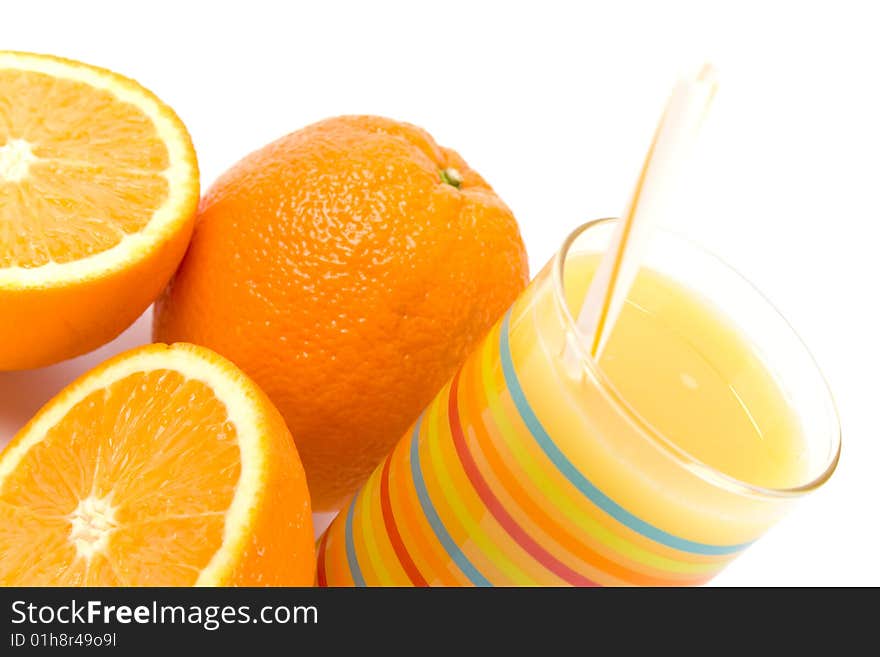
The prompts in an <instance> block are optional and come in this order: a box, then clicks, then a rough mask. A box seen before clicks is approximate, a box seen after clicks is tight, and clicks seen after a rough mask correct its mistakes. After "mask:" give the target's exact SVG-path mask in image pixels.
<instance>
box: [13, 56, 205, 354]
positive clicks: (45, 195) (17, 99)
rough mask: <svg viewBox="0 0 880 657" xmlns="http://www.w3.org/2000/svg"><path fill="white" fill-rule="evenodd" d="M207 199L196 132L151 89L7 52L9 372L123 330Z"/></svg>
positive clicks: (155, 289) (165, 272)
mask: <svg viewBox="0 0 880 657" xmlns="http://www.w3.org/2000/svg"><path fill="white" fill-rule="evenodd" d="M198 195H199V182H198V167H197V164H196V157H195V152H194V151H193V147H192V143H191V141H190V138H189V134H188V133H187V131H186V128H185V127H184V126H183V124H182V123H181V121H180V119H179V118H178V117H177V115H176V114H175V113H174V112H173V111H172V110H171V109H170V108H169V107H168V106H167V105H165V104H164V103H162V102H161V101H160V100H159V99H158V98H157V97H156V96H155V95H153V94H152V93H151V92H149V91H148V90H146V89H144V88H143V87H142V86H140V85H139V84H137V83H136V82H134V81H132V80H129V79H128V78H125V77H123V76H121V75H118V74H116V73H113V72H111V71H107V70H105V69H101V68H97V67H94V66H89V65H86V64H81V63H79V62H74V61H70V60H65V59H60V58H57V57H51V56H47V55H33V54H27V53H17V52H3V51H0V369H20V368H24V367H35V366H39V365H45V364H48V363H51V362H56V361H58V360H61V359H64V358H69V357H71V356H76V355H78V354H81V353H84V352H85V351H89V350H91V349H93V348H95V347H97V346H99V345H100V344H103V343H104V342H106V341H108V340H110V339H111V338H113V337H115V336H116V335H117V334H118V333H120V332H121V331H122V330H123V329H124V328H125V327H126V326H127V325H128V324H130V323H131V322H132V321H133V320H134V319H135V318H137V316H138V315H139V314H140V313H142V312H143V311H144V310H145V309H146V307H147V306H148V305H149V304H150V303H151V302H152V301H153V299H155V297H156V296H158V294H159V292H160V291H161V290H162V288H163V287H164V285H165V284H166V283H167V281H168V279H169V278H170V277H171V274H172V273H173V272H174V269H175V268H176V266H177V264H178V263H179V261H180V259H181V258H182V256H183V252H184V250H185V249H186V246H187V244H188V242H189V238H190V235H191V233H192V227H193V221H194V213H195V209H196V205H197V203H198Z"/></svg>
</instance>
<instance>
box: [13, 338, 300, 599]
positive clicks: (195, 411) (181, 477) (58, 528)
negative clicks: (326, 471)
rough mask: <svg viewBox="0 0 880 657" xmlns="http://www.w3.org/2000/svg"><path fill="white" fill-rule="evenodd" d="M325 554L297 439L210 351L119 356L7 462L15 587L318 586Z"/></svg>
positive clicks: (83, 383)
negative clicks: (317, 553) (317, 550)
mask: <svg viewBox="0 0 880 657" xmlns="http://www.w3.org/2000/svg"><path fill="white" fill-rule="evenodd" d="M224 398H225V401H224ZM313 559H314V555H313V549H312V526H311V518H310V507H309V500H308V492H307V490H306V486H305V477H304V474H303V472H302V467H301V466H300V464H299V459H298V457H297V455H296V449H295V447H294V446H293V442H292V439H291V437H290V434H289V432H288V431H287V430H286V428H285V427H284V424H283V421H282V420H281V418H280V416H279V415H278V413H277V411H276V410H275V409H274V407H272V405H271V403H269V402H268V400H267V399H266V398H265V396H264V395H263V394H262V393H261V392H260V391H259V389H257V388H256V386H254V385H253V383H251V382H250V381H249V380H247V379H246V377H244V376H243V375H242V374H241V373H240V372H239V371H238V370H236V369H235V368H234V367H233V366H232V365H231V364H230V363H228V362H227V361H225V360H223V359H222V358H220V357H218V356H217V355H216V354H213V353H212V352H210V351H208V350H206V349H201V348H197V347H193V346H192V345H174V346H172V347H167V346H165V345H153V346H150V347H145V348H141V349H138V350H134V351H132V352H129V353H128V354H124V355H123V356H120V357H117V358H116V359H113V360H111V361H109V362H108V363H106V364H104V365H102V366H101V367H100V368H98V369H97V370H95V371H93V372H92V373H89V374H87V375H86V376H85V377H83V378H82V379H80V381H78V382H76V383H74V384H72V385H71V386H70V387H69V388H68V389H66V390H65V391H64V392H62V393H61V394H60V395H59V396H58V397H57V398H56V399H55V400H53V401H52V402H50V403H49V404H48V405H47V406H46V407H45V408H44V409H43V411H41V412H40V413H39V414H38V415H37V416H36V417H35V418H34V420H32V421H31V423H30V424H29V425H28V426H27V427H25V429H23V430H22V432H21V433H20V434H19V435H18V436H17V437H16V439H15V440H14V441H13V443H11V444H10V446H9V447H8V448H7V449H6V450H5V451H4V452H3V454H2V455H0V584H2V585H11V584H24V585H72V586H78V585H93V586H94V585H96V586H105V585H124V586H133V585H162V586H190V585H193V584H250V585H259V584H299V585H305V584H309V583H311V578H312V566H313Z"/></svg>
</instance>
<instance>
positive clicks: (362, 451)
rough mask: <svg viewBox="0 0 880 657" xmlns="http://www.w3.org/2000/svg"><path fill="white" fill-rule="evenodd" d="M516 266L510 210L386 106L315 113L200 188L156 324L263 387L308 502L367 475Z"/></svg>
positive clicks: (514, 290) (491, 308) (322, 502)
mask: <svg viewBox="0 0 880 657" xmlns="http://www.w3.org/2000/svg"><path fill="white" fill-rule="evenodd" d="M527 281H528V263H527V259H526V252H525V248H524V246H523V243H522V239H521V237H520V234H519V229H518V227H517V223H516V220H515V219H514V216H513V214H512V213H511V211H510V210H509V209H508V208H507V206H506V205H505V204H504V203H503V202H502V201H501V199H499V198H498V196H497V195H496V194H495V193H494V192H493V191H492V188H491V187H489V185H488V184H487V183H486V181H484V180H483V178H482V177H480V175H479V174H477V173H476V172H475V171H473V170H472V169H470V168H469V167H468V165H467V164H466V163H465V162H464V160H462V158H461V157H460V156H459V155H458V154H457V153H456V152H455V151H452V150H450V149H447V148H443V147H441V146H438V145H437V144H436V143H435V142H434V140H433V139H432V138H431V136H430V135H428V134H427V133H426V132H425V131H424V130H422V129H420V128H418V127H416V126H413V125H410V124H407V123H400V122H397V121H393V120H391V119H386V118H381V117H373V116H343V117H338V118H333V119H328V120H325V121H321V122H319V123H316V124H314V125H311V126H308V127H306V128H304V129H302V130H300V131H298V132H295V133H292V134H290V135H287V136H286V137H283V138H281V139H279V140H278V141H276V142H273V143H271V144H269V145H268V146H266V147H264V148H262V149H260V150H258V151H256V152H254V153H251V154H250V155H248V156H247V157H245V158H244V159H243V160H241V161H240V162H239V163H238V164H236V165H235V166H233V167H232V168H231V169H230V170H229V171H227V172H226V173H225V174H224V175H222V176H221V177H220V178H219V179H218V180H217V182H216V183H215V184H214V185H213V187H212V188H211V189H210V190H209V191H208V193H207V194H206V196H205V197H204V198H203V199H202V202H201V206H200V208H199V213H198V217H197V223H196V228H195V234H194V237H193V241H192V243H191V245H190V247H189V251H188V252H187V254H186V256H185V258H184V261H183V263H182V265H181V267H180V269H179V271H178V272H177V274H176V275H175V277H174V278H173V279H172V281H171V283H170V284H169V286H168V288H167V290H166V291H165V293H164V295H163V296H162V297H161V298H160V300H159V302H158V303H157V306H156V314H155V320H154V337H155V339H156V340H159V341H162V342H178V341H188V342H195V343H199V344H202V345H204V346H207V347H210V348H211V349H214V350H216V351H217V352H219V353H221V354H223V355H224V356H226V357H227V358H229V359H230V360H232V361H233V362H234V363H236V364H237V365H238V366H239V367H241V368H242V369H243V370H244V371H245V372H246V373H247V374H249V375H250V376H251V377H252V378H253V379H254V380H255V381H256V382H257V383H258V384H260V386H261V387H262V388H263V390H265V391H266V393H267V394H268V395H269V397H270V398H271V399H272V401H274V402H275V404H276V405H277V407H278V409H279V410H280V411H281V413H282V415H283V416H284V418H285V420H286V421H287V424H288V426H289V428H290V429H291V432H292V433H293V436H294V440H295V441H296V445H297V448H298V450H299V453H300V456H301V458H302V461H303V465H304V466H305V470H306V476H307V479H308V482H309V488H310V491H311V496H312V504H313V507H314V508H315V509H316V510H333V509H336V508H338V507H339V506H340V505H341V504H342V503H343V502H344V501H345V499H346V498H347V497H348V496H349V495H350V494H352V493H353V492H354V490H356V488H357V487H358V486H359V485H360V484H361V483H363V481H364V480H365V479H366V477H367V476H368V475H369V473H370V471H371V470H372V469H373V468H374V467H375V466H376V464H377V463H378V462H379V461H380V460H381V459H382V457H383V456H385V454H386V453H387V452H388V451H389V450H390V448H391V447H392V446H393V445H394V444H395V442H396V441H397V440H398V439H399V438H400V436H401V435H403V433H404V431H405V430H406V429H407V428H408V426H409V425H410V424H411V423H412V422H413V421H414V420H415V419H416V417H417V416H418V413H419V412H420V411H421V410H422V408H423V407H424V406H425V405H426V404H427V403H428V402H429V401H430V400H431V399H432V397H433V396H434V394H435V393H436V392H437V391H438V390H439V389H440V387H441V386H442V385H443V384H444V383H445V382H446V380H447V379H448V378H449V377H450V376H451V375H452V374H453V373H454V370H455V368H456V366H457V365H458V364H459V363H461V361H462V360H463V359H464V357H465V356H466V355H467V354H468V352H469V351H470V350H471V349H472V348H473V347H474V346H475V345H476V343H477V342H478V340H480V338H482V337H483V335H484V334H485V333H486V332H487V331H488V329H489V328H490V327H491V325H492V323H493V322H494V321H495V320H496V319H498V317H499V316H500V315H501V314H502V313H503V312H504V310H505V309H506V308H507V307H508V306H509V305H510V304H511V303H512V302H513V300H514V299H515V298H516V296H517V295H518V294H519V293H520V292H521V291H522V289H523V288H524V286H525V285H526V283H527Z"/></svg>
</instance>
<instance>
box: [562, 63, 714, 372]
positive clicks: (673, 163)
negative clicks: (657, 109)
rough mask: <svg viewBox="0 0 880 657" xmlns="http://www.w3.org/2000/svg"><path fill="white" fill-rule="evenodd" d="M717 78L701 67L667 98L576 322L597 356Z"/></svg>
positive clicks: (670, 194)
mask: <svg viewBox="0 0 880 657" xmlns="http://www.w3.org/2000/svg"><path fill="white" fill-rule="evenodd" d="M716 88H717V82H716V79H715V70H714V69H713V68H712V67H711V66H710V65H708V64H707V65H705V66H704V67H703V68H702V70H701V71H700V72H699V73H698V74H696V75H693V76H689V77H684V78H682V79H681V80H679V81H678V83H677V84H676V85H675V87H674V88H673V90H672V94H671V95H670V96H669V100H668V101H667V103H666V108H665V109H664V111H663V115H662V116H661V117H660V122H659V123H658V124H657V130H656V132H655V133H654V139H653V141H652V142H651V146H650V148H649V149H648V154H647V155H646V157H645V162H644V164H643V165H642V170H641V172H640V174H639V177H638V180H637V181H636V185H635V189H634V190H633V193H632V197H631V198H630V200H629V204H628V205H627V208H626V211H625V212H624V214H623V216H622V217H621V219H620V220H619V221H618V222H617V227H616V229H615V231H614V235H613V236H612V238H611V243H610V245H609V246H608V250H607V251H606V252H605V255H604V256H603V258H602V260H601V262H600V263H599V267H598V268H597V270H596V274H595V276H594V277H593V280H592V282H591V283H590V288H589V290H588V292H587V297H586V299H585V300H584V305H583V307H582V308H581V311H580V314H579V315H578V319H577V326H578V328H579V329H580V331H581V332H582V334H583V335H585V336H587V338H588V341H589V342H588V345H589V348H590V353H591V354H592V356H593V357H594V358H597V359H598V358H599V356H600V355H601V353H602V349H603V348H604V346H605V344H606V342H607V340H608V336H609V335H610V334H611V329H612V327H613V326H614V323H615V322H616V321H617V317H618V315H619V314H620V310H621V308H622V307H623V302H624V300H625V299H626V296H627V294H628V292H629V288H630V286H631V285H632V283H633V281H634V280H635V277H636V274H637V273H638V270H639V267H640V265H641V260H642V254H643V251H644V245H645V243H646V242H647V239H648V237H649V236H650V233H651V228H652V226H653V225H654V224H655V222H656V221H657V219H658V218H659V217H662V216H664V215H665V214H666V212H667V211H668V209H669V204H670V200H671V199H672V197H673V196H674V193H673V192H674V188H675V186H676V184H677V182H678V181H679V178H680V176H679V174H680V172H681V170H682V168H683V166H684V164H685V163H686V161H687V159H688V155H689V154H690V152H691V150H692V147H693V144H694V142H695V140H696V136H697V133H698V131H699V128H700V125H701V124H702V122H703V118H704V117H705V115H706V112H707V110H708V109H709V105H710V103H711V101H712V97H713V96H714V95H715V90H716Z"/></svg>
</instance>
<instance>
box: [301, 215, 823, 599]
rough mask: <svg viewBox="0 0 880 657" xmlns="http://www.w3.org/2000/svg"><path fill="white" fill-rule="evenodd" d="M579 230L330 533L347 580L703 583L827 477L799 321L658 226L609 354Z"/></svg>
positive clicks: (333, 558)
mask: <svg viewBox="0 0 880 657" xmlns="http://www.w3.org/2000/svg"><path fill="white" fill-rule="evenodd" d="M614 221H615V220H613V219H604V220H599V221H595V222H591V223H588V224H585V225H584V226H581V227H580V228H578V229H577V230H576V231H574V233H572V234H571V236H569V237H568V239H567V240H566V241H565V243H564V244H563V246H562V248H561V249H560V251H559V253H557V255H555V256H554V257H553V258H552V259H551V261H550V262H549V263H548V264H547V266H546V267H545V268H544V269H543V270H542V271H541V273H540V274H539V275H538V276H537V277H536V278H535V279H534V280H533V281H532V283H531V284H530V285H529V287H528V288H527V289H526V290H525V291H524V292H523V294H522V295H521V296H520V297H519V299H517V301H516V302H514V304H513V306H512V307H511V308H510V310H509V311H508V312H507V313H506V314H505V315H504V317H502V318H501V319H500V320H499V321H498V323H497V324H496V325H495V326H494V328H493V329H492V330H491V331H490V332H489V333H488V335H487V336H486V337H485V339H484V340H483V342H482V344H481V345H480V346H479V347H478V348H477V349H476V350H475V351H474V352H473V353H472V354H471V355H470V356H469V357H468V359H467V360H466V361H465V362H464V364H463V365H462V366H461V368H460V370H459V371H458V372H457V373H456V375H455V376H454V377H453V378H452V380H451V381H449V382H448V383H447V384H446V386H444V388H443V389H442V390H441V391H440V392H439V393H438V394H437V397H436V398H435V399H434V400H433V401H432V402H431V403H430V404H429V405H428V407H427V408H426V409H425V410H424V412H423V413H422V414H421V416H420V417H419V418H418V420H417V421H416V422H415V423H414V425H413V426H412V427H411V429H410V430H409V431H408V433H407V434H406V435H405V436H404V437H403V438H402V439H401V440H400V442H399V443H398V444H397V446H396V447H395V449H394V450H393V451H392V452H391V453H390V454H389V455H388V457H387V458H386V459H385V461H384V462H383V463H382V464H381V465H380V466H379V467H378V468H377V469H376V470H375V471H374V472H373V474H372V475H371V477H370V478H369V480H368V481H367V483H366V484H365V485H364V486H363V487H362V488H361V490H360V491H359V492H358V493H357V494H356V495H355V496H354V498H353V499H352V500H351V501H350V503H349V505H348V507H347V508H346V509H344V510H342V511H341V512H340V514H339V515H338V516H337V518H336V519H335V520H334V522H333V523H332V524H331V525H330V527H329V528H328V530H327V531H326V532H325V533H324V535H323V536H322V537H321V539H320V540H319V546H318V547H319V553H318V573H317V580H318V583H319V584H321V585H329V586H350V585H358V586H365V585H366V586H407V585H416V586H458V585H476V586H489V585H539V586H540V585H553V586H556V585H580V586H590V585H653V586H657V585H692V584H701V583H703V582H706V581H707V580H709V579H711V578H712V576H713V575H715V574H716V573H717V572H718V571H720V570H721V569H722V568H723V567H724V566H725V565H726V564H727V563H729V562H730V561H731V560H732V559H734V558H735V557H736V556H737V555H738V554H739V553H740V552H742V551H743V550H744V549H745V548H746V547H748V546H749V545H750V544H751V543H752V542H754V541H755V540H756V539H757V538H758V537H759V536H761V534H763V533H764V532H765V531H766V530H767V529H768V528H769V527H770V526H772V525H773V524H774V523H775V522H776V521H777V519H779V517H780V516H782V515H783V514H784V513H785V512H786V510H787V509H788V508H789V507H790V506H791V504H792V503H793V502H794V501H795V500H796V499H798V498H800V497H801V496H802V495H804V494H805V493H807V492H809V491H811V490H814V489H815V488H817V487H818V486H820V485H821V484H822V483H823V482H824V481H826V480H827V479H828V477H829V476H830V475H831V473H832V472H833V471H834V468H835V466H836V464H837V459H838V455H839V451H840V429H839V422H838V418H837V413H836V410H835V407H834V403H833V401H832V398H831V395H830V392H829V390H828V387H827V385H826V383H825V380H824V379H823V377H822V375H821V373H820V372H819V370H818V368H817V366H816V364H815V362H814V361H813V359H812V357H811V356H810V354H809V352H808V351H807V349H806V348H805V347H804V345H803V343H802V342H801V341H800V339H799V338H798V337H797V336H796V335H795V333H794V332H793V330H792V329H791V327H790V326H789V325H788V324H787V322H786V321H785V320H784V319H783V318H782V317H781V316H780V315H779V314H778V313H777V312H776V311H775V310H774V308H773V307H772V306H771V305H770V303H769V302H768V301H767V300H766V299H765V298H764V297H763V296H762V295H761V294H760V293H759V292H758V291H757V290H756V289H755V288H753V287H752V286H751V285H750V284H749V283H748V282H747V281H745V280H744V279H743V278H742V277H740V276H739V275H738V274H737V273H736V272H734V271H733V270H732V269H730V268H729V267H728V266H726V265H725V264H723V263H722V262H721V261H720V260H719V259H717V258H716V257H714V256H713V255H711V254H709V253H707V252H706V251H704V250H702V249H700V248H699V247H697V246H695V245H693V244H692V243H690V242H688V241H686V240H684V239H682V238H680V237H676V236H675V235H673V234H671V233H667V232H664V231H657V233H656V235H655V237H654V239H653V240H652V243H651V244H650V246H649V247H648V250H647V253H646V255H645V259H644V261H643V265H642V268H641V270H640V272H639V274H638V276H637V278H636V281H635V283H634V285H633V287H632V289H631V290H630V292H629V295H628V298H627V301H626V304H625V306H624V309H623V311H622V312H621V315H620V317H619V319H618V320H617V323H616V324H615V326H614V327H613V329H612V333H611V335H610V337H609V339H608V342H607V346H606V347H605V348H604V350H603V352H602V355H601V356H600V358H599V359H598V360H595V359H593V358H592V357H591V356H590V354H589V351H588V349H587V348H586V341H585V339H584V336H582V335H580V334H579V332H578V329H577V327H576V325H575V321H574V319H573V318H574V317H577V315H578V312H579V310H580V307H581V304H582V303H583V301H584V297H585V296H586V292H587V288H588V286H589V283H590V280H591V277H592V274H593V272H594V270H595V268H596V265H597V264H598V262H599V259H600V257H601V254H602V253H603V251H604V249H605V248H606V246H607V245H608V243H609V240H610V237H611V233H612V231H613V228H614Z"/></svg>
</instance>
